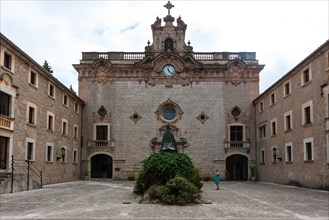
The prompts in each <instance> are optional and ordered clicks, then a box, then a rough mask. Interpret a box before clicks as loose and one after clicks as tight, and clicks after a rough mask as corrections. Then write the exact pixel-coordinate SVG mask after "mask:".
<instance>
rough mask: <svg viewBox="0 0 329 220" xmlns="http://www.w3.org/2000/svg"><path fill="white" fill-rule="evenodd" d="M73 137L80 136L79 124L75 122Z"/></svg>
mask: <svg viewBox="0 0 329 220" xmlns="http://www.w3.org/2000/svg"><path fill="white" fill-rule="evenodd" d="M73 138H74V139H77V138H78V125H76V124H74V126H73Z"/></svg>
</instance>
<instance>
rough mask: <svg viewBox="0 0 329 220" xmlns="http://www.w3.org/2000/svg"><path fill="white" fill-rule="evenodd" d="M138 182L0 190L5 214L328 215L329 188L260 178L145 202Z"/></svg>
mask: <svg viewBox="0 0 329 220" xmlns="http://www.w3.org/2000/svg"><path fill="white" fill-rule="evenodd" d="M133 186H134V182H132V181H118V180H93V181H76V182H68V183H60V184H52V185H47V186H45V187H44V188H43V189H38V190H32V191H25V192H18V193H13V194H3V195H0V219H1V220H3V219H13V220H14V219H157V220H162V219H266V220H267V219H268V220H274V219H280V220H283V219H286V220H289V219H304V220H309V219H310V220H311V219H314V220H328V219H329V192H326V191H320V190H313V189H306V188H299V187H291V186H283V185H276V184H269V183H261V182H256V183H253V182H225V181H223V182H221V184H220V188H221V190H219V191H217V190H215V185H214V184H213V183H212V182H204V187H203V189H202V190H203V192H202V198H203V200H205V201H208V202H209V203H210V204H198V205H187V206H168V205H161V204H140V203H138V197H136V196H135V195H134V194H133V192H132V191H133Z"/></svg>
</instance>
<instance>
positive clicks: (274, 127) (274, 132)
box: [271, 121, 276, 136]
mask: <svg viewBox="0 0 329 220" xmlns="http://www.w3.org/2000/svg"><path fill="white" fill-rule="evenodd" d="M271 126H272V136H275V135H276V121H272V123H271Z"/></svg>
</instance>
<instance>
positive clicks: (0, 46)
mask: <svg viewBox="0 0 329 220" xmlns="http://www.w3.org/2000/svg"><path fill="white" fill-rule="evenodd" d="M0 61H1V62H0V63H1V69H0V168H1V169H0V170H1V172H4V171H9V170H10V168H11V165H12V156H13V158H14V164H15V167H16V168H15V173H16V171H18V170H19V168H18V167H19V166H23V164H25V162H24V160H29V161H31V164H33V165H34V166H35V167H36V168H37V169H39V170H42V171H43V183H44V184H49V183H57V182H64V181H71V180H77V179H79V178H80V155H81V152H80V149H81V147H80V145H81V143H80V136H81V135H80V130H81V116H82V114H81V113H82V112H81V111H82V106H83V104H84V103H83V101H82V100H81V99H80V98H79V97H78V96H77V95H76V94H75V93H74V92H73V91H71V90H70V89H68V88H67V87H65V86H64V85H63V84H62V83H61V82H59V81H58V80H57V79H56V78H55V77H54V76H53V75H51V74H50V73H49V72H47V71H46V70H45V69H44V68H43V67H42V66H40V65H39V64H37V63H36V62H35V61H34V60H33V59H32V58H31V57H29V56H28V55H27V54H26V53H24V52H23V51H22V50H21V49H20V48H18V47H17V46H16V45H15V44H14V43H12V42H11V41H10V40H9V39H7V38H6V37H5V36H4V35H3V34H0ZM25 165H26V164H25ZM23 170H24V171H23ZM25 170H26V169H21V172H22V173H21V174H22V175H25ZM31 175H32V174H31ZM17 178H18V177H17ZM15 179H16V177H15ZM15 187H16V188H17V189H18V188H20V187H21V186H19V184H18V185H15ZM25 187H26V186H25ZM2 190H5V191H6V190H7V191H8V189H2Z"/></svg>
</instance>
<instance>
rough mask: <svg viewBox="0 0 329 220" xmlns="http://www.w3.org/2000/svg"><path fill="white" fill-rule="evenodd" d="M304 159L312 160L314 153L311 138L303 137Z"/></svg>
mask: <svg viewBox="0 0 329 220" xmlns="http://www.w3.org/2000/svg"><path fill="white" fill-rule="evenodd" d="M303 143H304V160H305V161H313V160H314V153H313V150H314V149H313V138H307V139H304V141H303Z"/></svg>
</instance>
